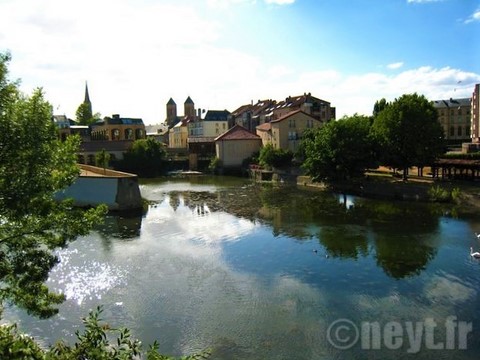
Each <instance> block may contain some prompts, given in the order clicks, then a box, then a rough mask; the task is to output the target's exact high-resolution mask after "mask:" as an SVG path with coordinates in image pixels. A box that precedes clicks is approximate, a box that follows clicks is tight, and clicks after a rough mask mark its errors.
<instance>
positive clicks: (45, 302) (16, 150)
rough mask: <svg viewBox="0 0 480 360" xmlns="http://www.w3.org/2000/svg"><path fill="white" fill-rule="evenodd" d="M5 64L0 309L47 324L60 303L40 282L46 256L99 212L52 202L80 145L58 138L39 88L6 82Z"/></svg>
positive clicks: (1, 72) (1, 63) (0, 74)
mask: <svg viewBox="0 0 480 360" xmlns="http://www.w3.org/2000/svg"><path fill="white" fill-rule="evenodd" d="M9 61H10V55H9V54H0V282H1V284H2V286H1V287H0V307H2V306H3V304H5V303H6V302H9V303H14V304H15V305H17V306H19V307H22V308H24V309H26V310H27V311H28V312H29V313H30V314H33V315H36V316H39V317H42V318H46V317H49V316H51V315H53V314H55V313H57V311H58V310H57V309H56V307H55V305H56V304H59V303H61V302H62V301H63V298H64V297H63V295H61V294H55V293H52V292H50V291H49V289H48V288H47V286H46V285H45V284H44V282H45V281H46V280H47V278H48V274H49V271H50V270H51V269H52V268H53V266H55V264H56V263H57V262H58V259H57V258H56V256H55V255H53V253H52V250H53V249H54V248H56V247H61V246H65V245H66V244H67V243H68V242H69V241H71V240H74V239H75V238H76V237H77V236H79V235H84V234H87V233H88V232H89V231H90V229H91V228H92V226H93V225H94V224H95V223H97V222H99V221H101V219H102V217H103V215H104V213H105V207H103V206H101V207H99V208H97V209H91V210H88V211H83V210H80V209H76V208H74V207H73V206H72V202H71V201H64V202H56V201H55V200H54V195H55V193H56V192H57V191H59V190H61V189H63V188H65V187H66V186H68V185H70V184H72V182H73V181H74V180H75V179H76V177H77V176H78V174H79V169H78V167H77V165H76V149H77V148H78V145H79V142H80V140H79V139H78V138H77V137H69V138H67V140H66V141H64V142H61V141H59V140H57V136H56V129H55V126H54V124H53V122H52V121H51V118H52V108H51V106H50V104H49V103H48V102H46V101H45V100H44V97H43V92H42V90H41V89H37V90H35V91H34V92H33V95H32V96H30V97H28V96H24V95H22V94H21V93H20V92H19V90H18V83H16V82H11V81H9V79H8V78H7V75H8V68H7V64H8V62H9Z"/></svg>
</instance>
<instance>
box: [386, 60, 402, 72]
mask: <svg viewBox="0 0 480 360" xmlns="http://www.w3.org/2000/svg"><path fill="white" fill-rule="evenodd" d="M402 66H403V62H401V61H399V62H396V63H392V64H388V65H387V68H389V69H391V70H395V69H400V68H401V67H402Z"/></svg>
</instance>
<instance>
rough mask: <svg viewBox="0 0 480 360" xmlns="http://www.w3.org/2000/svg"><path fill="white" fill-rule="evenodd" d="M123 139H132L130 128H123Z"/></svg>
mask: <svg viewBox="0 0 480 360" xmlns="http://www.w3.org/2000/svg"><path fill="white" fill-rule="evenodd" d="M125 139H126V140H133V130H132V129H125Z"/></svg>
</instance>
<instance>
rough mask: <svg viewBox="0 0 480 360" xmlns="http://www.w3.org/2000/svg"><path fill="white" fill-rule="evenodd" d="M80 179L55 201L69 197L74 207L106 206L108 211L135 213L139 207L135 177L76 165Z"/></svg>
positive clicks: (140, 198) (58, 194)
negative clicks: (131, 211) (130, 211)
mask: <svg viewBox="0 0 480 360" xmlns="http://www.w3.org/2000/svg"><path fill="white" fill-rule="evenodd" d="M79 167H80V176H79V177H78V178H77V180H75V182H74V183H73V184H72V185H70V186H69V187H68V188H66V189H64V190H62V191H59V192H58V193H57V194H56V196H55V198H56V199H57V200H63V199H67V198H72V199H73V200H74V204H75V206H79V207H94V206H97V205H99V204H106V205H107V206H108V209H109V210H134V209H140V208H141V207H142V197H141V194H140V188H139V186H138V177H137V175H135V174H130V173H125V172H121V171H115V170H110V169H103V168H100V167H96V166H90V165H83V164H79Z"/></svg>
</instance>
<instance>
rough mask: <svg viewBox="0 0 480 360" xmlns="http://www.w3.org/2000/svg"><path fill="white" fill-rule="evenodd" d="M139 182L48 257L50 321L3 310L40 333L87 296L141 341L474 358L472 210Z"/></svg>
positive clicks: (222, 355)
mask: <svg viewBox="0 0 480 360" xmlns="http://www.w3.org/2000/svg"><path fill="white" fill-rule="evenodd" d="M141 192H142V195H143V196H144V197H145V198H147V199H149V200H151V201H152V204H151V205H150V206H149V208H148V211H147V212H146V213H145V214H144V215H143V216H137V217H135V216H131V217H120V216H110V217H108V219H107V221H106V223H105V224H104V225H103V226H101V227H100V228H98V229H97V230H96V231H93V232H92V233H91V234H90V235H89V236H86V237H82V238H79V239H78V240H77V241H75V242H74V243H72V244H71V245H70V246H69V247H68V248H67V249H64V250H61V251H59V252H58V255H59V257H60V258H61V263H60V264H59V265H58V266H57V267H56V268H55V269H54V271H53V272H52V274H51V277H50V280H49V282H48V284H49V286H50V287H51V288H53V289H55V290H57V291H61V292H63V293H65V294H66V296H67V301H66V302H65V303H64V304H63V305H62V306H61V308H60V313H59V315H58V316H55V317H53V318H52V319H49V320H38V319H35V318H31V317H29V316H27V315H26V314H25V313H24V312H23V311H21V310H18V309H16V308H10V309H7V310H6V312H5V314H4V317H6V318H7V319H9V320H17V321H19V323H20V325H21V328H22V329H23V330H25V331H27V332H28V333H30V334H32V335H34V336H35V337H36V338H39V339H41V340H42V341H43V342H45V343H51V342H53V341H55V340H56V339H58V338H65V339H68V340H73V339H74V333H75V331H76V330H77V329H79V328H80V318H81V317H83V316H85V315H86V314H87V313H88V311H89V310H90V309H93V308H95V307H96V306H97V305H100V304H103V306H104V313H103V318H104V319H105V320H106V321H107V322H109V323H110V324H111V325H112V326H126V327H128V328H130V329H131V330H132V332H133V334H134V336H135V337H137V338H139V339H140V340H142V342H143V343H144V344H145V345H147V344H151V343H152V342H153V341H154V340H158V341H159V344H160V349H161V350H162V352H164V353H168V354H173V355H182V354H189V353H193V352H196V351H200V350H203V349H206V348H210V349H212V357H211V358H212V359H335V358H338V359H367V358H368V359H398V358H401V359H408V358H415V359H430V358H431V359H442V358H445V359H453V358H455V359H478V358H479V356H480V300H479V299H480V296H479V290H480V262H479V260H474V259H472V258H471V257H470V255H469V249H470V246H473V247H474V248H475V249H476V250H477V251H478V250H480V240H478V239H477V237H476V236H475V231H477V232H480V217H479V218H468V219H462V218H456V217H454V216H452V215H451V214H452V210H451V209H448V208H447V209H446V208H439V207H433V206H430V205H426V204H417V203H391V202H390V203H389V202H383V201H377V200H367V199H362V198H354V197H349V196H347V197H344V196H339V195H334V194H326V193H321V192H318V191H313V190H308V189H297V188H272V187H265V186H263V187H262V186H255V185H252V184H251V183H249V182H248V181H247V180H242V179H229V178H211V177H196V178H191V179H163V180H155V181H152V182H148V183H143V184H142V185H141ZM453 213H454V211H453ZM463 348H466V349H463Z"/></svg>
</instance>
